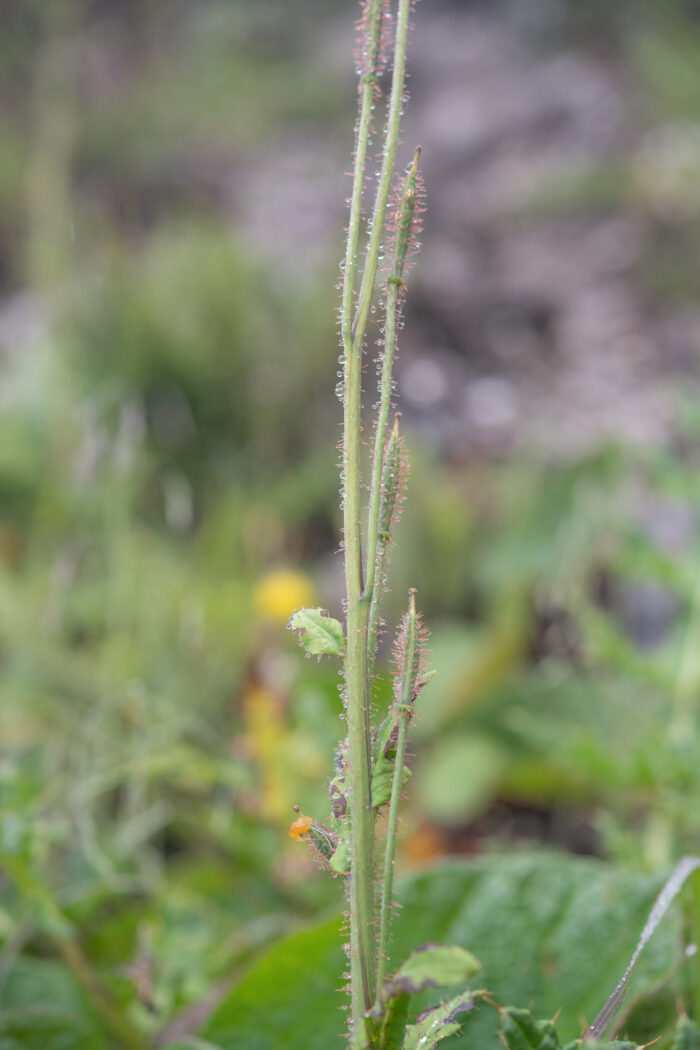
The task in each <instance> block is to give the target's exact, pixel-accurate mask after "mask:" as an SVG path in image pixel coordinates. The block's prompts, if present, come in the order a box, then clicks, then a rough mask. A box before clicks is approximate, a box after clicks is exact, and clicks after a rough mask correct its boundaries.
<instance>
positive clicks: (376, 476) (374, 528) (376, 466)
mask: <svg viewBox="0 0 700 1050" xmlns="http://www.w3.org/2000/svg"><path fill="white" fill-rule="evenodd" d="M399 289H400V285H399V283H397V282H396V281H389V286H388V290H387V300H386V327H385V330H384V357H383V361H382V377H381V381H380V396H379V414H378V416H377V429H376V432H375V435H374V458H373V462H372V481H371V484H370V498H369V515H368V525H367V574H366V579H365V587H364V597H365V599H369V602H370V610H369V622H368V627H367V650H368V652H367V678H368V681H371V679H372V675H373V673H374V656H375V651H376V647H377V625H378V622H379V594H378V588H377V587H376V583H377V577H378V575H379V573H378V567H377V560H378V556H379V552H378V545H379V543H380V540H379V507H380V503H381V496H382V492H381V488H382V485H381V482H382V462H383V453H384V444H385V441H386V428H387V422H388V420H389V411H390V408H391V384H392V370H393V363H394V350H395V348H396V309H397V305H398V296H399Z"/></svg>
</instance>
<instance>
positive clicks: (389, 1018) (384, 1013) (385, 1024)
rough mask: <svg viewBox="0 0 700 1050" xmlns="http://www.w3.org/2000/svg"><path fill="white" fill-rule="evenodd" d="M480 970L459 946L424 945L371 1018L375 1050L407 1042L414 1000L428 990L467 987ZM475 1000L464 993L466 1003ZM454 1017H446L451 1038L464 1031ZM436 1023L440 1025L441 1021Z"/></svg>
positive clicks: (395, 1049) (386, 990)
mask: <svg viewBox="0 0 700 1050" xmlns="http://www.w3.org/2000/svg"><path fill="white" fill-rule="evenodd" d="M480 969H481V964H480V963H479V961H478V960H477V959H475V958H474V956H473V955H472V953H471V952H469V951H467V949H466V948H460V947H459V946H458V945H442V944H424V945H422V946H421V947H420V948H416V950H415V951H413V952H411V954H410V955H409V956H408V958H407V959H406V961H405V962H404V963H403V964H402V965H401V966H400V967H399V969H398V971H397V972H396V974H395V975H394V977H392V979H391V980H390V981H389V982H388V983H387V984H386V985H385V987H384V989H383V991H382V996H381V1000H380V1002H379V1004H378V1005H376V1006H375V1007H374V1009H373V1010H372V1011H371V1013H370V1015H369V1016H368V1018H367V1030H368V1034H369V1036H370V1040H369V1045H371V1046H372V1047H373V1048H375V1050H398V1048H399V1047H400V1046H401V1045H402V1042H403V1035H404V1028H405V1025H406V1020H407V1018H408V1006H409V1002H410V998H411V996H413V995H417V994H418V993H419V992H422V991H425V989H426V988H444V987H447V986H448V985H454V984H460V985H464V984H465V983H466V982H467V981H468V980H469V979H470V978H471V977H473V976H474V974H476V973H478V972H479V970H480ZM479 994H480V993H479ZM458 998H460V997H458ZM472 998H473V993H472V992H469V991H467V992H462V993H461V999H464V1000H465V1001H466V1000H469V1001H470V1002H471V1000H472ZM431 1013H432V1011H431ZM454 1013H455V1010H452V1011H448V1013H447V1014H445V1018H449V1020H445V1022H444V1023H445V1025H448V1024H449V1025H452V1027H451V1029H450V1033H449V1034H452V1032H453V1031H454V1032H456V1031H458V1030H459V1027H460V1026H459V1024H457V1023H456V1022H455V1021H454V1017H453V1016H452V1015H453V1014H454ZM433 1020H434V1021H435V1023H436V1024H437V1018H433ZM426 1024H427V1021H426ZM426 1031H427V1029H426ZM435 1031H438V1028H436V1029H435ZM422 1034H425V1033H422ZM441 1038H444V1037H441ZM422 1045H426V1044H422Z"/></svg>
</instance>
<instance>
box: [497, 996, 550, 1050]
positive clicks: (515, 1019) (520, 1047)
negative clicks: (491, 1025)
mask: <svg viewBox="0 0 700 1050" xmlns="http://www.w3.org/2000/svg"><path fill="white" fill-rule="evenodd" d="M501 1024H502V1027H503V1037H504V1040H505V1043H506V1046H507V1047H508V1050H561V1043H560V1042H559V1036H558V1035H557V1031H556V1028H555V1027H554V1024H553V1023H552V1021H535V1020H534V1018H533V1017H532V1014H531V1013H530V1011H529V1010H520V1009H516V1007H514V1006H508V1007H506V1009H505V1010H503V1011H502V1012H501Z"/></svg>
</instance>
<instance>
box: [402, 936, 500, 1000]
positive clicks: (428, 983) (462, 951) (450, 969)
mask: <svg viewBox="0 0 700 1050" xmlns="http://www.w3.org/2000/svg"><path fill="white" fill-rule="evenodd" d="M480 969H481V963H480V962H479V960H478V959H476V958H475V957H474V956H473V955H472V953H471V952H469V951H467V949H466V948H461V947H460V946H459V945H457V944H424V945H422V946H421V947H420V948H416V950H415V951H413V952H411V954H410V955H409V957H408V958H407V959H406V961H405V962H404V963H403V964H402V966H400V967H399V969H398V971H397V973H396V976H395V977H394V978H393V979H392V980H391V981H390V983H389V989H392V990H393V989H397V990H399V989H400V990H401V991H402V992H408V994H409V995H416V994H417V993H418V992H422V991H423V989H424V988H434V987H438V988H444V987H445V986H446V985H450V984H464V983H465V982H466V981H468V980H469V979H470V978H471V977H474V975H475V974H477V973H478V972H479V970H480Z"/></svg>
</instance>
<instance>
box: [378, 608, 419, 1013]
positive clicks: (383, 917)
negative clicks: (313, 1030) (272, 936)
mask: <svg viewBox="0 0 700 1050" xmlns="http://www.w3.org/2000/svg"><path fill="white" fill-rule="evenodd" d="M415 657H416V599H415V595H414V594H411V598H410V604H409V610H408V633H407V638H406V651H405V654H404V661H403V673H402V676H401V692H400V695H399V702H398V704H397V709H398V712H399V718H398V736H397V739H396V758H395V759H394V779H393V781H392V784H391V799H390V801H389V822H388V825H387V832H386V845H385V853H384V879H383V881H382V897H381V904H380V910H379V947H378V954H377V994H380V992H381V989H382V986H383V984H384V977H385V973H386V962H387V951H388V947H389V928H390V925H391V905H392V892H393V885H394V858H395V856H396V834H397V830H398V823H399V803H400V801H401V787H402V783H403V767H404V762H405V760H406V737H407V735H408V721H409V717H410V714H411V698H412V695H413V690H414V684H415V676H416V659H415Z"/></svg>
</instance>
